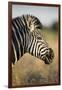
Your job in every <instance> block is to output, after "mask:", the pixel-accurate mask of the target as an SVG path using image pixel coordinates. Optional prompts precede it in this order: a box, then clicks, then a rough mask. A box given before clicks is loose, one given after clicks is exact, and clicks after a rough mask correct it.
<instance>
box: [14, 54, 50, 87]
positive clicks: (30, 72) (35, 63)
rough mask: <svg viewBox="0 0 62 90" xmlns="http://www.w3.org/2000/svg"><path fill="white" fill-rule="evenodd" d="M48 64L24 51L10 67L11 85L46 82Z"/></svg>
mask: <svg viewBox="0 0 62 90" xmlns="http://www.w3.org/2000/svg"><path fill="white" fill-rule="evenodd" d="M48 75H49V65H46V64H45V63H44V62H43V61H42V60H40V59H38V58H36V57H34V56H31V55H30V54H28V53H26V54H24V56H23V57H22V58H21V59H20V60H19V61H18V62H17V63H16V64H15V65H14V66H13V67H12V85H13V86H19V85H20V86H22V85H38V84H46V83H47V82H48Z"/></svg>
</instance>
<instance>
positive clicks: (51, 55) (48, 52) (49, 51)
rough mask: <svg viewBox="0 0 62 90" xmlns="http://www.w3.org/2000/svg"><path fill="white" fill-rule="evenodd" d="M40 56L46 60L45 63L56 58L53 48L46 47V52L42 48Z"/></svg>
mask: <svg viewBox="0 0 62 90" xmlns="http://www.w3.org/2000/svg"><path fill="white" fill-rule="evenodd" d="M40 58H41V59H42V60H43V61H44V62H45V64H50V63H52V62H53V59H54V52H53V49H52V48H47V49H44V53H43V51H42V50H41V53H40Z"/></svg>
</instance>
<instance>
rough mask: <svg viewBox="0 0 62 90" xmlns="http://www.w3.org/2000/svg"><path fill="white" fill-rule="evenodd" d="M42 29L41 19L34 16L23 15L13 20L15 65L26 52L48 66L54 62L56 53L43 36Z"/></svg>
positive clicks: (13, 60) (13, 61)
mask: <svg viewBox="0 0 62 90" xmlns="http://www.w3.org/2000/svg"><path fill="white" fill-rule="evenodd" d="M41 28H42V24H41V23H40V21H39V19H38V18H36V17H34V16H32V15H31V16H30V15H22V16H21V17H17V18H15V19H13V20H12V50H13V59H12V63H13V64H15V63H16V62H17V61H18V60H19V59H20V57H21V56H23V54H24V53H26V52H28V53H30V54H32V55H33V56H35V57H37V58H40V59H42V60H43V61H45V63H46V64H49V63H51V62H52V60H53V57H54V53H53V50H52V49H51V48H49V47H48V43H47V42H46V41H45V40H44V39H43V36H41V34H40V31H39V29H41Z"/></svg>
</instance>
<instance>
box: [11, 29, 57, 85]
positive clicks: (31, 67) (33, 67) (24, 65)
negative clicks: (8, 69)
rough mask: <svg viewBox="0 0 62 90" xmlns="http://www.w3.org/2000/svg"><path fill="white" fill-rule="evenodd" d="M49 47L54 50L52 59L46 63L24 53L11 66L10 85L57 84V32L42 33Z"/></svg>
mask: <svg viewBox="0 0 62 90" xmlns="http://www.w3.org/2000/svg"><path fill="white" fill-rule="evenodd" d="M43 33H44V32H43ZM44 36H46V40H47V42H48V43H49V45H50V47H52V48H53V50H54V54H55V57H54V60H53V63H51V64H50V65H46V64H45V63H44V62H43V61H42V60H40V59H38V58H36V57H34V56H31V55H30V54H28V53H26V54H24V56H23V57H22V58H21V59H20V60H19V61H18V62H17V63H16V65H14V67H13V68H12V85H13V86H19V85H20V86H23V85H40V84H41V85H42V84H58V82H59V77H58V33H52V32H49V31H48V32H47V30H46V31H45V33H44Z"/></svg>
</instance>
